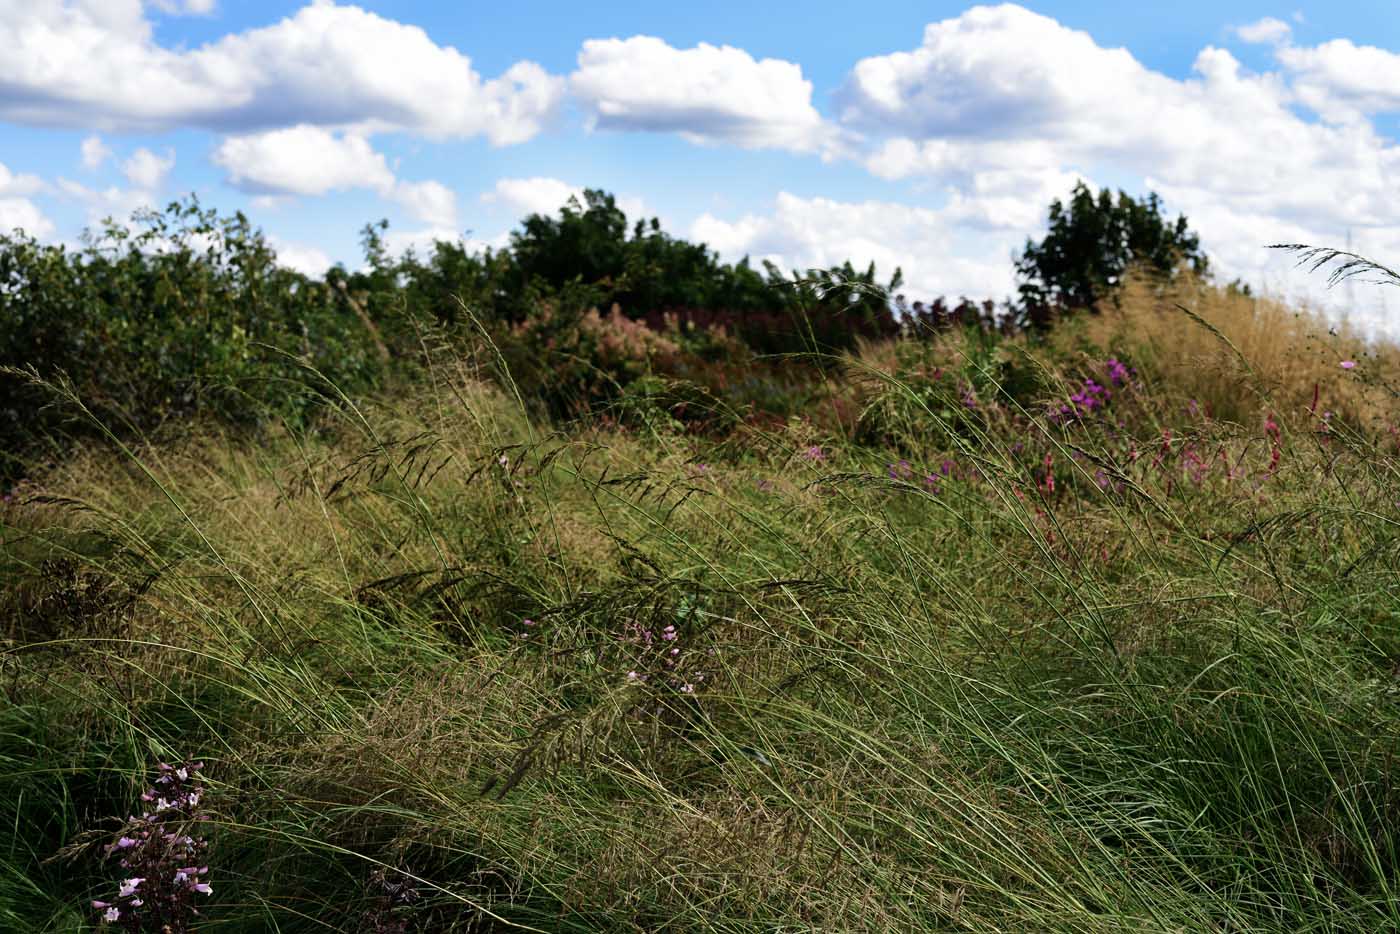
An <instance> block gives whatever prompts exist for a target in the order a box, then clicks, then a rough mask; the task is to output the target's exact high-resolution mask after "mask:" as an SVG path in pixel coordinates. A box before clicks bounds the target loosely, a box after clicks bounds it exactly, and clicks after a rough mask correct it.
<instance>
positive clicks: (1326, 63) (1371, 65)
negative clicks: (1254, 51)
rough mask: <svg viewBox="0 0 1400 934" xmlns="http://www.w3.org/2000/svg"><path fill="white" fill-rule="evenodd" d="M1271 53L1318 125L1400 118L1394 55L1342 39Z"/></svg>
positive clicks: (1399, 67) (1399, 70) (1399, 66)
mask: <svg viewBox="0 0 1400 934" xmlns="http://www.w3.org/2000/svg"><path fill="white" fill-rule="evenodd" d="M1276 54H1277V56H1278V60H1279V62H1280V64H1282V65H1283V67H1284V69H1285V70H1286V71H1287V72H1288V73H1289V76H1290V78H1291V82H1292V86H1293V90H1294V91H1295V93H1296V94H1297V95H1298V98H1299V100H1301V101H1302V102H1303V103H1304V104H1306V105H1307V106H1308V107H1310V108H1311V109H1312V110H1314V111H1315V112H1316V113H1317V114H1318V115H1319V116H1321V117H1322V118H1323V119H1324V120H1330V121H1333V122H1344V121H1361V120H1365V119H1366V118H1368V117H1370V116H1372V115H1374V114H1382V113H1400V54H1397V53H1395V52H1391V51H1389V50H1386V49H1379V48H1376V47H1375V46H1371V45H1356V44H1354V43H1353V42H1351V41H1350V40H1347V39H1333V40H1332V41H1330V42H1324V43H1322V44H1321V45H1318V46H1314V47H1311V48H1306V47H1299V46H1283V47H1281V48H1279V49H1278V51H1277V53H1276Z"/></svg>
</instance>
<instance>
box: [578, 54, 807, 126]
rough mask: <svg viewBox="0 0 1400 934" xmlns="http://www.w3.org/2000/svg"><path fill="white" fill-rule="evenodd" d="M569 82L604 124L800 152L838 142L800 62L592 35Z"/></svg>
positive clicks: (597, 121) (591, 114)
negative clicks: (818, 107) (821, 113)
mask: <svg viewBox="0 0 1400 934" xmlns="http://www.w3.org/2000/svg"><path fill="white" fill-rule="evenodd" d="M569 83H570V88H571V89H572V91H573V93H574V96H575V97H576V98H577V99H578V100H579V102H580V103H582V104H583V106H584V107H585V108H586V110H587V111H588V114H589V119H590V122H591V123H592V124H593V125H594V126H596V127H598V128H600V129H604V130H636V131H649V132H662V133H678V134H680V135H681V136H683V137H685V138H686V139H688V140H691V141H692V142H698V143H729V144H733V145H737V146H742V147H746V148H777V149H790V150H796V151H799V152H808V151H814V150H817V149H820V148H822V147H823V146H825V145H827V144H829V143H831V142H832V141H833V132H834V131H833V130H832V129H831V128H830V127H829V126H827V124H826V123H825V122H824V121H823V120H822V117H821V115H820V114H819V113H817V110H816V108H815V107H813V106H812V82H810V81H808V80H806V79H805V78H803V77H802V69H801V67H800V66H798V65H797V64H795V63H793V62H787V61H782V60H780V59H773V58H765V59H761V60H755V59H754V58H753V56H751V55H750V54H749V53H748V52H746V51H744V50H743V49H737V48H734V47H732V46H727V45H725V46H713V45H709V44H707V43H703V42H702V43H700V44H699V45H697V46H696V47H695V48H692V49H677V48H673V47H672V46H670V45H668V44H667V43H666V42H664V41H663V40H661V39H657V38H655V37H652V36H633V37H631V38H629V39H589V40H587V41H585V42H584V44H583V49H582V51H580V52H579V56H578V70H577V71H575V72H574V73H573V75H572V76H571V77H570V79H569Z"/></svg>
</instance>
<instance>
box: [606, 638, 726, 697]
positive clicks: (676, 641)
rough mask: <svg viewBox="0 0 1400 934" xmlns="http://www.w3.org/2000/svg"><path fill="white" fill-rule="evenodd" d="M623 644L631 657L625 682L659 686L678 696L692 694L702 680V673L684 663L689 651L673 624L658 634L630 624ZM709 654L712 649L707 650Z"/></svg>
mask: <svg viewBox="0 0 1400 934" xmlns="http://www.w3.org/2000/svg"><path fill="white" fill-rule="evenodd" d="M623 641H624V642H625V643H627V644H628V646H629V647H630V649H631V652H632V654H633V656H634V658H633V662H632V668H631V670H630V671H628V672H627V680H628V682H630V683H636V684H648V683H651V684H660V685H664V686H666V687H669V688H671V689H673V690H675V691H678V692H680V693H681V694H694V693H695V689H696V688H697V687H699V686H700V682H702V681H704V680H705V673H704V672H703V671H696V670H694V669H693V667H692V666H691V665H690V664H688V662H689V661H690V658H689V656H690V654H691V653H690V650H689V648H688V647H687V646H686V645H685V641H686V640H685V636H684V634H683V633H682V632H681V631H680V630H679V629H677V628H676V625H675V624H674V623H668V624H667V625H666V626H665V627H663V628H662V629H661V631H660V633H657V632H656V631H655V630H653V629H650V628H648V627H646V626H644V625H643V624H641V623H637V622H630V623H628V624H627V625H626V626H625V627H624V630H623ZM711 651H712V652H713V650H711Z"/></svg>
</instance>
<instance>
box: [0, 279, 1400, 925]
mask: <svg viewBox="0 0 1400 934" xmlns="http://www.w3.org/2000/svg"><path fill="white" fill-rule="evenodd" d="M1197 307H1200V305H1199V303H1198V304H1197ZM1154 313H1155V312H1154ZM1200 314H1201V316H1202V318H1203V319H1205V320H1208V321H1212V324H1213V325H1214V326H1215V327H1217V328H1218V329H1219V330H1220V332H1221V333H1222V334H1224V335H1225V336H1227V337H1229V338H1230V339H1231V340H1232V341H1235V342H1236V344H1237V349H1238V352H1239V353H1240V354H1241V355H1243V357H1244V358H1245V360H1246V361H1249V363H1250V367H1249V368H1248V371H1247V372H1245V374H1244V375H1243V376H1240V375H1238V374H1237V376H1236V377H1232V378H1238V379H1241V380H1247V379H1251V378H1252V379H1254V380H1256V382H1254V383H1252V384H1249V385H1250V386H1251V387H1252V388H1253V389H1254V390H1255V391H1256V392H1257V396H1256V398H1259V399H1265V400H1267V401H1266V402H1263V403H1251V406H1252V407H1251V408H1250V409H1248V410H1247V411H1246V410H1245V409H1243V408H1241V409H1239V410H1238V411H1240V412H1241V413H1243V414H1242V415H1241V417H1240V418H1238V419H1237V420H1228V419H1227V418H1225V417H1224V413H1220V412H1219V411H1218V409H1219V408H1221V407H1220V406H1216V407H1215V410H1212V411H1211V412H1210V413H1209V414H1208V413H1207V412H1206V411H1205V410H1204V409H1205V405H1204V404H1205V403H1206V402H1208V401H1209V400H1208V399H1202V400H1201V402H1202V406H1201V407H1200V408H1198V409H1197V410H1195V411H1187V410H1186V409H1184V408H1183V404H1184V403H1185V402H1189V401H1190V400H1191V399H1193V398H1196V389H1195V388H1192V387H1190V386H1188V385H1187V384H1185V383H1182V384H1177V383H1174V382H1172V380H1173V379H1176V378H1177V374H1175V372H1174V370H1173V366H1174V364H1173V363H1171V362H1170V361H1171V360H1173V359H1175V358H1173V357H1172V356H1171V355H1172V354H1180V353H1182V352H1183V351H1182V350H1181V349H1180V347H1178V346H1167V345H1158V346H1156V350H1157V352H1158V355H1157V356H1156V357H1153V356H1152V355H1151V354H1149V353H1147V352H1146V351H1145V350H1142V349H1141V348H1140V349H1139V350H1138V351H1136V353H1137V356H1136V357H1128V358H1127V359H1130V360H1133V361H1134V362H1135V365H1137V368H1138V372H1137V373H1136V375H1128V372H1127V370H1126V368H1123V369H1122V376H1121V379H1119V378H1118V377H1111V376H1109V375H1107V374H1109V373H1112V374H1118V373H1119V372H1120V371H1119V370H1118V369H1113V368H1109V369H1107V370H1105V369H1104V366H1103V364H1102V362H1101V361H1097V360H1095V359H1094V358H1093V354H1094V353H1104V352H1107V350H1108V349H1109V348H1110V347H1111V346H1112V340H1111V339H1109V338H1096V339H1098V340H1100V343H1098V344H1093V343H1092V342H1091V343H1090V344H1084V345H1081V346H1080V347H1079V348H1078V349H1067V348H1061V349H1060V350H1058V351H1057V352H1056V353H1054V354H1050V353H1048V352H1046V351H1043V350H1033V349H1032V350H1026V349H1025V348H1022V349H1019V350H1017V349H1011V348H1003V349H1001V350H997V351H996V352H995V353H994V354H992V355H990V356H985V355H984V356H978V355H979V354H982V353H983V351H981V350H979V349H978V347H977V346H976V345H975V343H974V342H972V341H971V339H970V338H968V339H964V338H963V337H962V336H960V335H958V334H950V335H946V336H944V337H942V338H939V339H938V340H937V341H935V342H933V344H931V345H926V346H924V347H923V348H922V349H920V350H919V351H918V353H915V354H913V356H912V357H911V356H909V355H907V354H906V351H907V350H909V348H904V349H900V348H895V349H893V350H886V349H881V348H871V349H870V350H869V351H868V352H867V354H866V356H865V358H864V360H863V362H860V361H856V360H854V359H853V360H850V361H848V362H847V367H848V372H847V376H846V379H847V380H848V381H857V380H859V381H860V385H861V386H862V387H863V388H862V389H861V390H860V392H861V393H862V396H861V398H862V400H863V401H864V402H865V403H867V405H868V408H867V410H866V421H865V422H864V423H863V424H864V425H866V426H874V427H868V429H865V430H864V432H865V433H863V434H862V432H861V431H857V432H856V433H855V435H856V436H857V437H859V438H860V443H857V442H856V441H853V440H851V439H850V438H847V437H841V436H823V435H821V434H820V431H821V429H819V428H818V427H816V426H815V425H814V424H813V423H809V422H803V421H801V420H794V421H793V422H791V423H789V424H788V425H786V426H783V427H778V428H756V427H750V428H744V429H740V430H739V431H738V432H737V433H736V434H735V435H734V436H732V437H729V438H725V439H721V440H715V439H710V440H700V439H698V438H696V437H693V436H689V435H685V434H681V433H677V432H667V431H663V430H656V429H652V430H649V431H648V432H647V433H645V434H644V435H643V434H639V433H633V432H629V431H626V430H623V429H616V428H606V427H600V426H597V425H591V426H590V425H580V426H572V427H570V428H569V429H568V430H555V429H553V428H551V427H550V426H549V425H547V424H544V423H543V422H540V421H538V420H534V421H532V420H531V419H529V418H527V416H526V415H525V414H524V413H523V411H522V408H521V406H520V405H519V404H518V400H517V398H516V397H515V395H514V394H513V393H512V392H510V391H509V389H507V390H506V391H502V390H500V389H498V388H495V387H494V386H493V385H491V384H489V383H487V382H485V381H483V380H482V379H480V378H479V374H478V373H477V372H476V371H474V370H473V369H472V368H470V367H469V366H467V365H465V364H462V365H458V366H453V365H447V366H442V367H440V368H437V369H434V370H433V379H432V381H431V382H430V383H429V384H428V385H427V386H426V387H425V388H423V389H421V390H420V391H419V392H418V393H417V394H416V395H413V396H407V395H402V396H399V397H396V398H385V399H381V400H378V401H376V402H374V403H372V404H369V405H366V406H363V407H359V408H357V407H355V406H353V405H351V404H350V402H349V400H345V399H342V400H340V407H339V408H338V410H337V411H338V412H339V416H338V420H335V421H333V422H332V423H331V424H328V425H326V426H324V427H322V428H321V429H319V430H317V431H316V432H309V431H293V430H288V431H286V432H284V433H282V434H280V435H275V436H273V437H269V438H268V439H266V440H265V441H264V443H262V444H260V445H257V446H252V445H249V444H247V443H245V442H241V441H238V440H236V439H228V438H224V437H222V436H220V435H219V434H218V432H217V431H214V430H211V431H209V432H207V433H202V434H198V435H193V436H192V438H191V440H190V441H189V442H188V443H187V444H186V445H185V446H183V447H178V446H172V445H165V446H161V447H153V448H147V449H141V450H135V449H130V450H127V451H126V452H125V453H121V452H115V453H111V452H92V453H90V454H88V455H85V456H80V457H75V458H74V459H72V460H71V461H69V462H68V463H66V464H64V465H63V466H62V467H60V468H59V469H58V470H57V471H56V472H55V473H53V474H52V475H49V476H47V477H45V478H44V479H43V482H42V484H41V485H37V486H34V487H32V488H29V489H25V490H21V491H20V494H19V495H18V496H17V497H16V502H15V503H14V504H11V505H9V506H6V507H0V509H3V511H0V535H3V539H2V540H0V574H3V576H4V579H5V580H7V581H9V582H11V584H12V586H10V587H8V588H7V592H6V595H5V596H4V597H3V598H0V614H3V615H0V620H2V621H3V624H4V627H5V633H4V635H5V639H6V642H5V648H4V654H3V656H0V663H2V664H3V672H2V674H3V682H4V685H5V690H6V693H5V698H4V701H3V705H2V706H0V761H2V762H3V765H0V808H3V811H0V820H3V821H4V823H5V824H6V825H7V826H10V827H12V828H13V829H14V832H13V837H12V839H11V841H10V845H9V846H8V847H6V848H5V850H4V851H3V852H0V922H3V923H4V924H6V925H7V926H8V927H10V928H12V929H15V930H51V931H60V930H65V931H66V930H80V929H85V928H86V927H87V926H89V925H91V924H93V923H94V922H95V921H96V917H97V916H96V913H95V912H94V911H92V910H91V909H89V908H88V903H89V901H90V900H91V899H94V898H101V897H103V895H104V893H108V892H110V891H111V890H112V886H113V882H114V880H113V878H112V877H110V876H109V875H107V874H106V873H107V867H106V866H105V865H104V861H103V860H102V859H101V846H103V845H105V844H107V843H110V842H111V835H112V834H113V833H115V832H116V831H117V830H118V829H119V828H120V826H121V822H122V819H123V818H124V817H125V816H126V814H127V813H129V811H130V808H131V802H132V801H133V800H134V799H135V796H136V794H137V793H138V792H139V790H140V789H141V788H142V787H144V783H145V781H146V779H147V777H148V774H149V772H148V770H149V768H150V767H151V765H152V764H153V763H154V762H155V761H158V760H164V761H179V760H186V759H194V758H198V759H201V760H203V762H204V763H205V768H204V771H203V778H204V782H205V787H206V796H205V799H204V804H205V806H206V807H207V808H208V810H209V812H210V813H211V814H212V816H213V820H211V821H210V822H208V824H207V825H206V826H207V831H208V832H207V836H208V838H209V840H210V847H209V851H208V862H209V865H210V870H209V873H208V875H207V877H206V878H207V881H208V882H209V883H210V884H212V887H213V894H212V895H211V896H210V897H209V898H208V899H207V900H205V901H202V902H201V903H200V905H199V907H200V910H201V911H202V912H203V916H202V917H203V921H202V924H201V926H200V927H199V929H200V930H210V931H214V930H219V931H225V930H227V931H237V930H250V931H251V930H258V931H262V930H278V931H302V930H305V931H317V930H346V931H356V930H401V929H405V930H418V931H442V930H481V931H487V930H492V931H497V930H500V931H504V930H539V931H600V930H603V931H612V930H616V931H628V930H634V931H653V930H676V931H681V930H686V931H689V930H694V931H751V930H787V931H790V930H818V929H819V930H852V931H857V930H869V931H891V930H954V929H965V930H1007V931H1022V930H1062V931H1107V930H1125V931H1126V930H1131V931H1144V930H1162V931H1181V930H1193V931H1194V930H1222V931H1224V930H1279V931H1302V930H1357V931H1370V930H1382V929H1389V928H1392V927H1396V926H1400V901H1397V898H1396V895H1397V893H1396V891H1395V886H1396V881H1397V872H1396V869H1397V867H1396V847H1397V842H1398V839H1400V831H1397V827H1400V825H1397V823H1396V814H1397V808H1398V807H1400V787H1397V781H1396V778H1395V774H1394V760H1395V754H1396V751H1397V750H1396V743H1397V738H1400V707H1397V704H1396V691H1397V680H1396V679H1397V671H1400V639H1398V638H1397V635H1396V627H1395V620H1396V619H1397V616H1398V615H1400V592H1397V588H1396V586H1395V583H1394V581H1395V575H1394V573H1393V570H1394V567H1395V560H1396V556H1397V554H1400V536H1398V535H1397V534H1396V530H1397V522H1398V521H1400V509H1397V496H1396V476H1397V475H1396V467H1397V460H1396V457H1395V453H1394V447H1393V443H1391V442H1389V441H1388V440H1387V439H1388V438H1389V435H1387V434H1386V433H1385V432H1383V431H1382V432H1370V431H1368V430H1367V429H1366V426H1365V425H1364V424H1363V423H1362V420H1360V419H1356V420H1352V419H1350V418H1343V417H1341V416H1338V417H1337V418H1335V419H1324V418H1323V411H1324V409H1325V408H1326V407H1328V406H1330V405H1333V404H1334V403H1333V401H1330V399H1329V397H1328V396H1326V395H1324V396H1323V398H1322V400H1321V404H1317V403H1314V404H1313V405H1312V406H1311V408H1310V407H1309V405H1308V402H1309V399H1308V398H1307V397H1310V396H1312V395H1313V392H1314V390H1313V387H1312V386H1308V387H1307V388H1306V389H1305V390H1299V389H1298V388H1297V387H1296V386H1294V385H1293V384H1291V383H1286V382H1284V381H1280V383H1279V384H1278V385H1271V384H1269V382H1268V379H1269V378H1270V377H1269V376H1268V375H1267V374H1269V373H1270V372H1272V370H1270V365H1269V364H1268V362H1267V361H1259V362H1256V361H1254V360H1251V352H1252V351H1253V350H1254V349H1255V348H1254V347H1252V346H1251V345H1249V344H1248V343H1247V342H1240V341H1238V340H1237V339H1236V336H1235V334H1234V333H1233V332H1232V331H1231V330H1230V327H1229V322H1228V321H1225V322H1224V323H1223V324H1222V323H1221V322H1222V321H1223V320H1224V319H1221V318H1219V317H1218V316H1217V317H1216V318H1215V319H1212V317H1211V313H1210V309H1208V308H1202V310H1201V312H1200ZM1178 320H1179V321H1180V327H1181V328H1190V327H1194V326H1195V325H1193V324H1191V323H1190V322H1189V321H1184V320H1181V319H1178ZM1110 323H1111V322H1110ZM1136 333H1137V336H1138V338H1139V339H1140V340H1147V339H1149V338H1150V337H1151V334H1150V333H1147V332H1141V331H1138V332H1136ZM1180 333H1183V334H1185V333H1188V331H1181V332H1180ZM1184 339H1187V340H1191V341H1194V340H1195V338H1194V337H1189V338H1184ZM1211 339H1212V340H1218V338H1214V337H1212V338H1211ZM920 354H924V355H926V356H927V357H928V360H926V361H925V362H926V363H927V364H928V368H927V369H925V368H924V363H920V362H917V359H915V358H918V359H922V358H920V357H919V355H920ZM1017 354H1021V356H1017ZM1008 355H1009V356H1008ZM945 359H946V360H947V361H951V365H953V366H956V367H958V369H957V370H956V375H955V372H954V371H950V372H948V373H946V374H944V372H943V370H942V368H941V367H937V368H935V367H934V361H939V360H945ZM911 360H914V362H911ZM1115 362H1116V361H1115ZM974 364H975V365H974ZM1118 365H1119V367H1122V364H1118ZM1369 365H1370V364H1369V363H1367V364H1365V366H1369ZM934 369H937V370H938V375H934V372H933V370H934ZM1362 369H1363V373H1362V374H1359V375H1358V374H1354V373H1346V374H1344V375H1345V376H1346V377H1347V378H1349V379H1360V378H1362V377H1363V376H1364V375H1365V373H1364V369H1365V367H1364V366H1363V367H1362ZM1028 372H1029V373H1034V374H1037V375H1035V385H1036V386H1038V387H1039V388H1038V389H1035V390H1034V391H1032V390H1026V391H1025V392H1019V391H1018V392H1017V393H1014V394H1013V393H1011V392H1008V391H1006V390H1007V387H1006V386H1004V385H1002V382H1003V380H1004V379H1005V378H1006V376H1007V374H1008V373H1012V374H1014V373H1028ZM1329 373H1330V370H1329ZM1251 374H1252V375H1251ZM1261 374H1263V375H1261ZM1180 378H1181V379H1182V380H1186V379H1194V378H1195V377H1188V376H1187V375H1186V374H1180ZM1027 379H1029V377H1027ZM1339 379H1340V377H1339ZM978 380H981V382H977V381H978ZM1087 381H1094V384H1095V385H1097V386H1098V387H1099V389H1100V390H1101V391H1100V392H1090V391H1089V390H1088V389H1087V388H1086V387H1087ZM1027 385H1030V384H1029V383H1028V384H1027ZM1337 385H1338V386H1345V385H1349V384H1345V383H1343V382H1340V381H1339V382H1338V383H1337ZM1221 392H1222V396H1221V397H1222V398H1223V397H1224V392H1223V390H1222V391H1221ZM1317 392H1318V393H1322V392H1323V390H1322V388H1319V389H1318V390H1317ZM1339 392H1340V390H1339ZM1072 395H1073V396H1075V398H1076V400H1077V401H1075V402H1073V404H1071V403H1069V402H1057V401H1056V400H1062V399H1063V400H1068V399H1070V398H1071V396H1072ZM1368 398H1369V397H1368ZM1096 400H1097V401H1096ZM1300 400H1301V401H1300ZM1051 402H1056V407H1054V408H1048V406H1049V405H1050V403H1051ZM1058 406H1065V408H1064V409H1061V408H1059V407H1058ZM1338 410H1339V411H1340V409H1338ZM1065 411H1068V412H1069V413H1070V414H1068V415H1066V414H1063V413H1064V412H1065ZM1366 411H1367V413H1368V414H1370V413H1373V412H1374V411H1377V410H1376V409H1367V410H1366ZM1047 412H1049V413H1050V414H1047ZM1263 414H1268V415H1269V416H1270V419H1269V421H1268V423H1267V424H1265V423H1264V422H1263V421H1262V420H1260V419H1256V418H1254V416H1256V415H1263ZM1052 415H1053V416H1054V417H1051V416H1052ZM1244 415H1248V416H1249V417H1248V418H1246V417H1244ZM876 416H878V420H876ZM1270 426H1272V427H1270ZM814 452H815V453H814ZM400 924H401V925H403V926H404V927H393V926H391V925H400Z"/></svg>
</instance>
